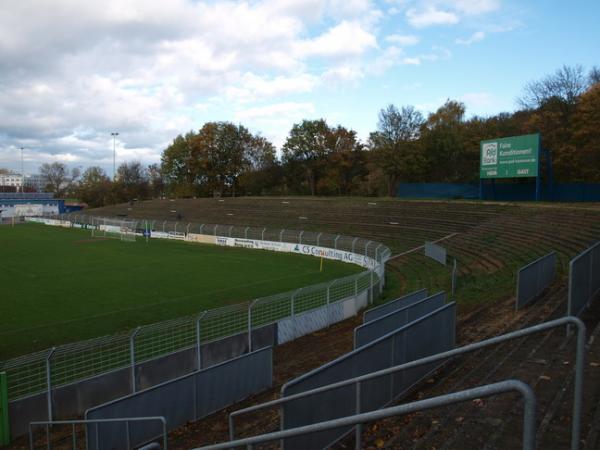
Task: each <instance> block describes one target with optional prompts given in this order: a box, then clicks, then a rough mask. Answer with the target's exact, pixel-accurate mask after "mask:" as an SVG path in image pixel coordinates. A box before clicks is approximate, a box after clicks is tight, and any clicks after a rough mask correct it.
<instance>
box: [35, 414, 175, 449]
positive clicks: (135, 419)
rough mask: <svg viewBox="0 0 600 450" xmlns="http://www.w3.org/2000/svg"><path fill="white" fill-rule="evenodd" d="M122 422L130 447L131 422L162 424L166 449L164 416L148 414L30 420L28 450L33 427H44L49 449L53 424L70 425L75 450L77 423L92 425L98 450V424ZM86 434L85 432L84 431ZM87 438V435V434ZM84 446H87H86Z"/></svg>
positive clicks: (129, 446)
mask: <svg viewBox="0 0 600 450" xmlns="http://www.w3.org/2000/svg"><path fill="white" fill-rule="evenodd" d="M120 422H122V423H123V424H124V426H125V436H126V442H125V444H126V446H127V447H126V448H127V449H130V448H132V447H131V442H130V424H131V422H160V423H161V426H162V448H163V450H167V421H166V420H165V418H164V417H161V416H149V417H122V418H121V417H120V418H114V419H91V420H89V419H81V420H56V421H41V422H31V423H30V424H29V450H34V448H35V442H34V436H33V429H34V428H35V427H44V428H45V430H46V448H47V450H50V449H51V448H52V443H51V441H50V429H51V428H52V427H55V426H61V425H71V444H72V448H73V450H77V430H76V428H75V427H76V426H77V425H86V429H87V426H89V425H93V434H94V444H95V446H94V450H99V439H100V434H99V429H98V428H99V425H100V424H106V423H120ZM86 435H87V433H86ZM87 437H88V438H89V435H87ZM86 448H89V447H88V446H86Z"/></svg>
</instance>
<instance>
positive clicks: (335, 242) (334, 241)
mask: <svg viewBox="0 0 600 450" xmlns="http://www.w3.org/2000/svg"><path fill="white" fill-rule="evenodd" d="M339 238H340V235H339V234H338V235H337V236H336V237H335V239H334V240H333V248H335V249H336V250H337V241H338V239H339Z"/></svg>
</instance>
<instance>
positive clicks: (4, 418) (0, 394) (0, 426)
mask: <svg viewBox="0 0 600 450" xmlns="http://www.w3.org/2000/svg"><path fill="white" fill-rule="evenodd" d="M9 441H10V422H9V420H8V383H7V381H6V372H0V445H8V444H9Z"/></svg>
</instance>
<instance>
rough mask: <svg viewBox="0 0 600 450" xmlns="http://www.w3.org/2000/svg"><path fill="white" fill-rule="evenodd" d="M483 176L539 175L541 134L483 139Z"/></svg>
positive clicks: (481, 170)
mask: <svg viewBox="0 0 600 450" xmlns="http://www.w3.org/2000/svg"><path fill="white" fill-rule="evenodd" d="M480 150H481V164H480V177H481V178H517V177H537V176H538V175H539V173H538V172H539V170H538V168H539V157H540V135H539V134H526V135H523V136H513V137H507V138H500V139H490V140H488V141H481V145H480Z"/></svg>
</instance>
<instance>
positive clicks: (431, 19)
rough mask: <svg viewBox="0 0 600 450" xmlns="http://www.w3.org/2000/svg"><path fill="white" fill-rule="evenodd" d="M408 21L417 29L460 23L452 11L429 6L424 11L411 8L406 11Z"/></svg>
mask: <svg viewBox="0 0 600 450" xmlns="http://www.w3.org/2000/svg"><path fill="white" fill-rule="evenodd" d="M406 19H407V20H408V23H410V24H411V25H412V26H413V27H415V28H425V27H429V26H432V25H453V24H456V23H458V21H459V16H458V15H457V14H455V13H453V12H450V11H443V10H441V9H438V8H436V7H434V6H427V7H425V8H423V9H415V8H410V9H409V10H407V11H406Z"/></svg>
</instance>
